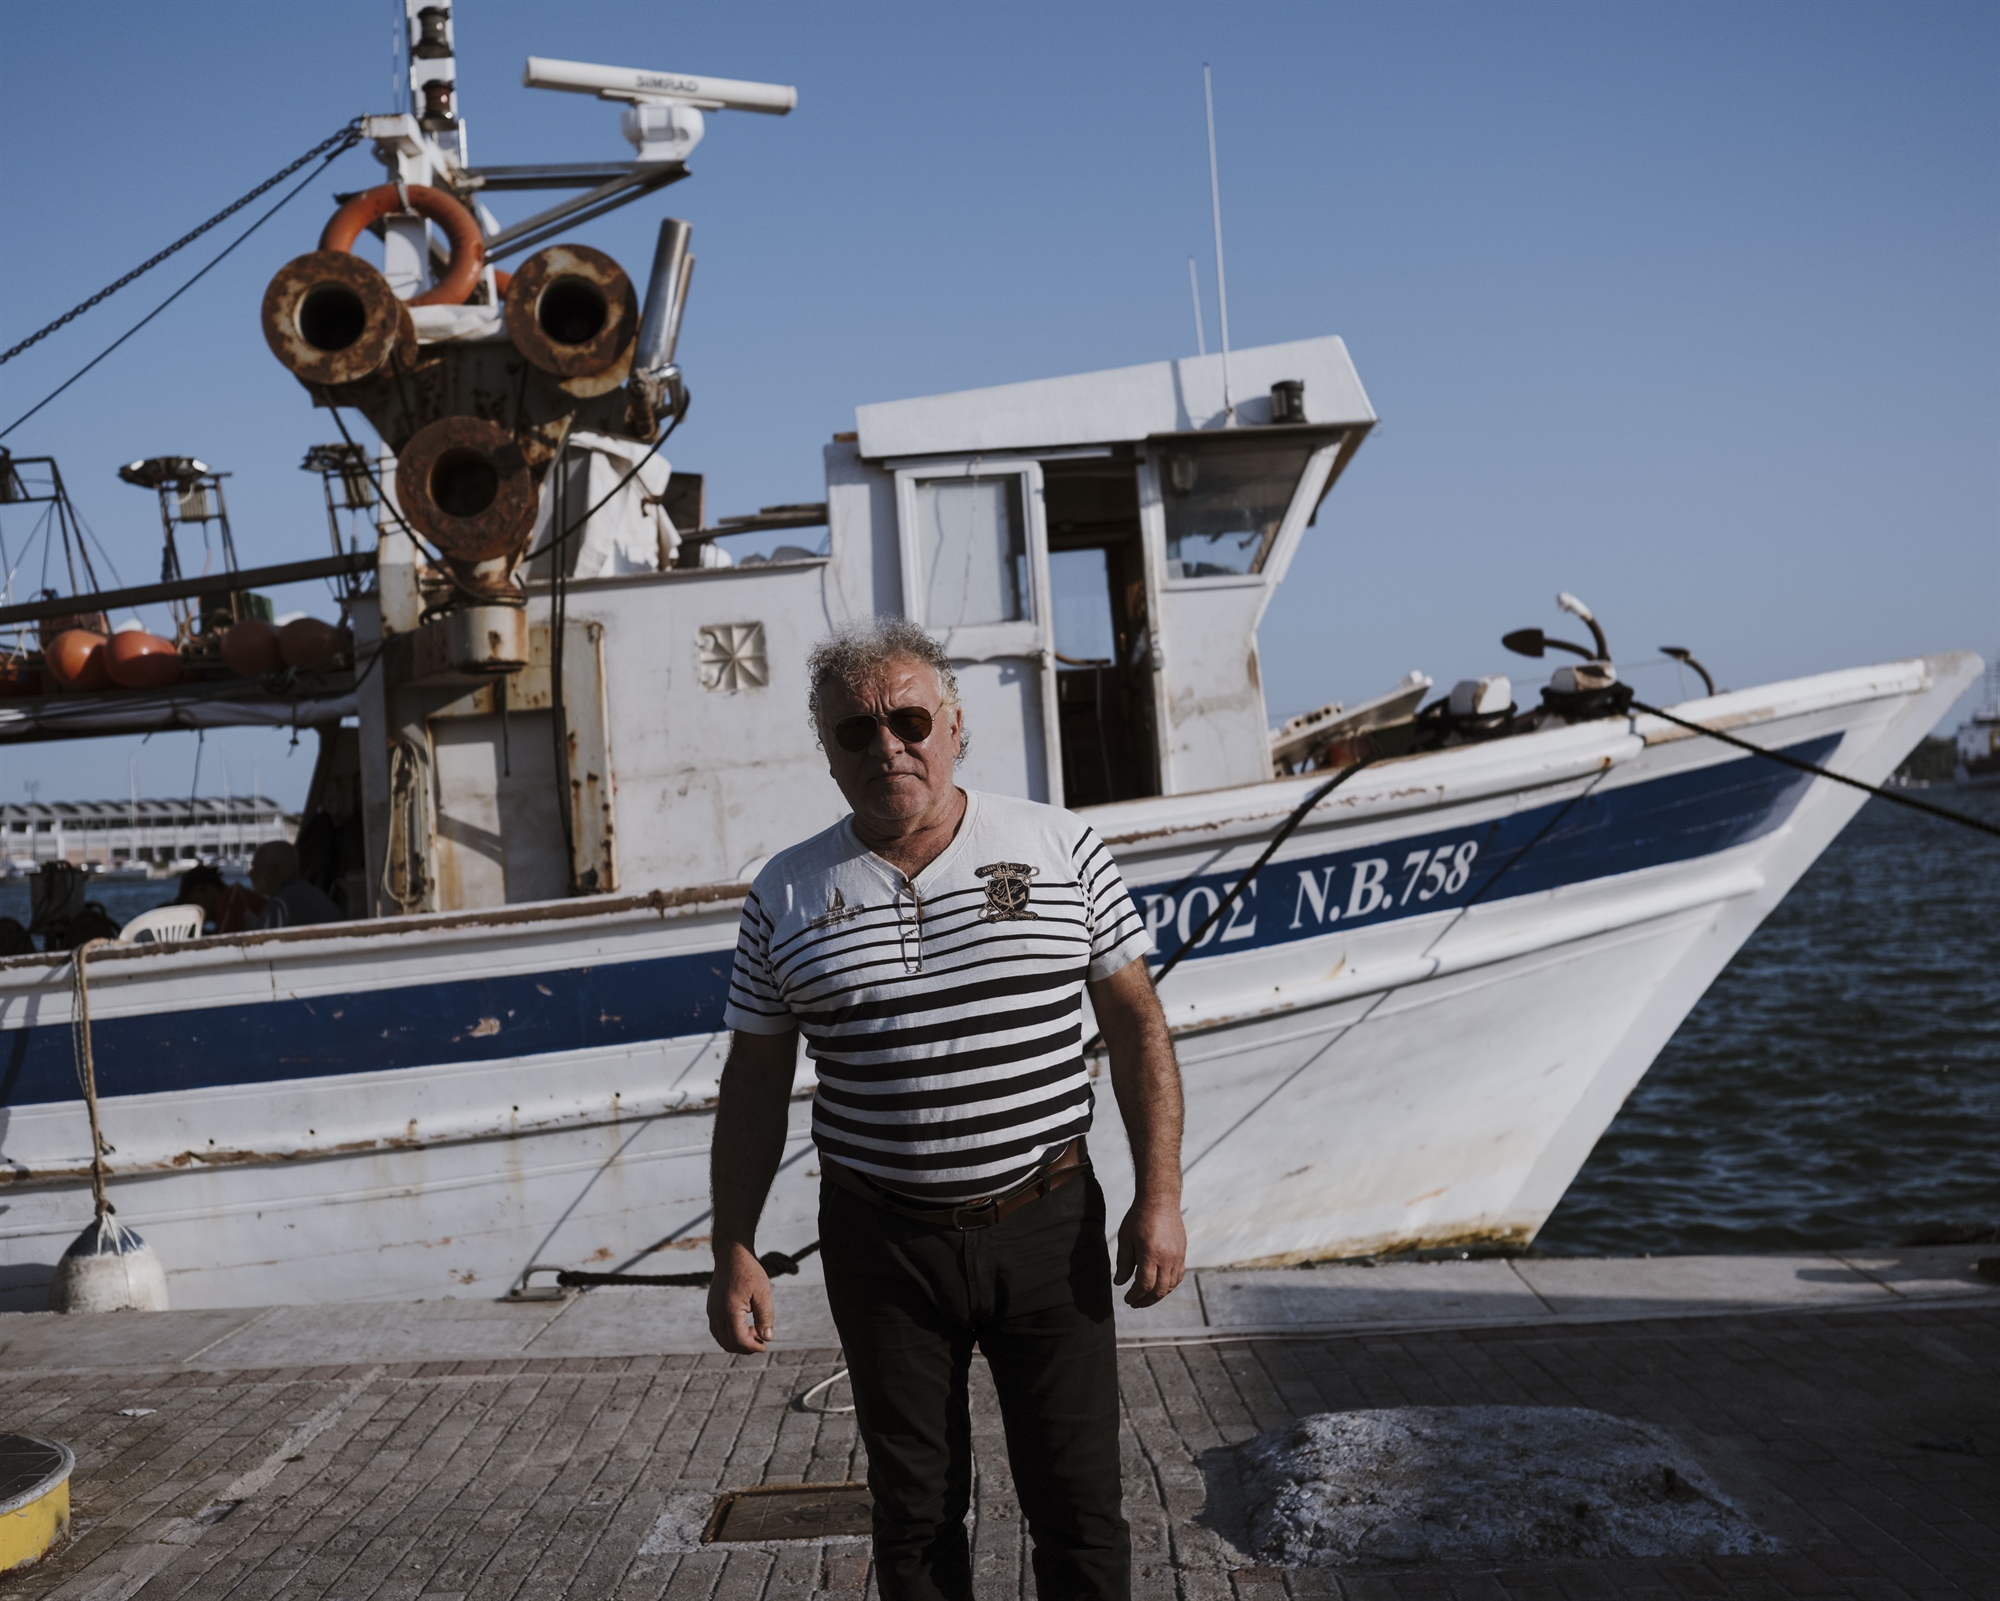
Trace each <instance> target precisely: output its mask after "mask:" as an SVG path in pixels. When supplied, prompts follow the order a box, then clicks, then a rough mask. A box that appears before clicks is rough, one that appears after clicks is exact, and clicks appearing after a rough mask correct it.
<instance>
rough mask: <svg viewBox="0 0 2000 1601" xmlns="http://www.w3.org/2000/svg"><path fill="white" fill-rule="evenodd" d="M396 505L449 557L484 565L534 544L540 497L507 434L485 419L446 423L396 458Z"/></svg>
mask: <svg viewBox="0 0 2000 1601" xmlns="http://www.w3.org/2000/svg"><path fill="white" fill-rule="evenodd" d="M396 499H397V500H398V501H399V502H400V503H401V505H402V508H403V515H404V516H406V517H408V518H409V519H410V521H411V522H412V523H414V524H415V525H416V527H417V530H418V532H420V533H423V534H426V535H428V536H429V537H430V539H431V540H432V541H433V542H434V543H435V544H436V545H437V547H438V549H439V550H441V551H443V552H444V554H445V555H446V556H448V557H450V558H451V559H452V560H453V561H457V562H481V561H493V560H495V559H497V558H499V557H502V556H512V555H514V554H515V553H516V552H518V551H519V550H520V549H521V548H522V546H523V545H525V544H526V543H527V540H528V536H529V535H530V534H532V533H533V532H534V528H535V512H536V508H537V505H538V503H539V491H538V488H537V486H536V483H535V476H534V474H533V473H532V472H531V471H530V470H529V467H528V462H527V458H526V456H524V455H523V454H522V451H521V447H520V445H519V443H518V442H516V440H515V439H514V436H513V435H512V434H510V433H508V432H507V430H506V429H504V428H502V427H501V426H500V425H499V424H498V423H494V422H488V421H487V420H486V419H485V418H484V417H445V418H442V419H440V420H439V421H437V422H434V423H430V424H428V425H426V426H425V427H423V428H420V429H418V430H417V432H416V435H415V437H413V438H412V439H411V440H410V442H409V443H408V444H407V445H405V446H404V447H403V448H402V450H401V451H400V452H398V453H397V458H396Z"/></svg>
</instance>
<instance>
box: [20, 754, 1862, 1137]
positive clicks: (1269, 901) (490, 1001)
mask: <svg viewBox="0 0 2000 1601" xmlns="http://www.w3.org/2000/svg"><path fill="white" fill-rule="evenodd" d="M1839 742H1840V736H1839V735H1837V734H1835V735H1828V736H1826V737H1824V738H1821V739H1815V740H1809V741H1806V742H1805V743H1803V744H1799V745H1794V746H1792V747H1790V748H1789V751H1788V754H1791V755H1795V756H1799V757H1802V758H1804V759H1805V760H1807V761H1814V762H1823V761H1824V760H1825V759H1826V758H1827V756H1829V755H1830V754H1831V753H1832V751H1833V749H1834V747H1835V746H1837V745H1838V744H1839ZM1811 782H1812V780H1811V779H1810V777H1808V776H1807V775H1805V774H1802V773H1798V772H1795V771H1793V770H1791V769H1789V768H1784V767H1780V766H1778V765H1777V764H1776V763H1771V762H1760V761H1757V760H1755V759H1754V758H1748V757H1746V758H1743V759H1741V760H1738V761H1730V762H1724V763H1721V764H1720V765H1717V766H1713V767H1706V768H1701V769H1699V770H1697V771H1694V772H1690V773H1678V774H1671V775H1668V776H1666V777H1662V778H1655V779H1651V780H1648V781H1647V782H1645V783H1642V784H1633V785H1628V786H1625V787H1623V788H1619V789H1615V790H1611V791H1609V792H1607V793H1605V794H1602V795H1591V796H1586V797H1584V798H1583V799H1581V800H1574V801H1564V802H1558V803H1555V804H1552V805H1548V806H1541V807H1536V808H1533V809H1531V810H1529V811H1524V812H1520V813H1517V814H1515V815H1514V816H1511V817H1506V818H1502V819H1499V820H1497V821H1495V822H1491V823H1483V824H1479V825H1477V826H1474V827H1471V828H1460V829H1451V830H1445V831H1442V832H1438V833H1434V834H1427V835H1412V836H1409V837H1407V838H1404V839H1399V840H1397V841H1396V842H1395V844H1394V845H1393V846H1390V847H1376V848H1375V849H1373V850H1350V851H1341V852H1335V853H1332V854H1329V855H1325V856H1318V857H1313V858H1308V859H1302V860H1293V861H1288V862H1284V863H1280V864H1276V865H1273V866H1271V867H1267V868H1266V869H1265V870H1264V871H1263V873H1261V874H1260V875H1259V876H1258V879H1257V881H1256V883H1255V884H1254V885H1253V886H1252V887H1251V888H1250V889H1249V890H1247V891H1246V892H1245V895H1244V897H1243V900H1242V902H1241V903H1240V904H1239V905H1238V906H1237V907H1235V908H1233V909H1232V912H1231V915H1230V916H1229V917H1228V918H1225V919H1223V920H1222V926H1220V927H1218V928H1215V929H1211V930H1210V932H1209V935H1208V937H1207V938H1206V939H1204V941H1203V942H1202V947H1201V949H1200V950H1199V951H1198V952H1197V953H1195V955H1196V956H1197V958H1199V957H1201V956H1210V955H1217V954H1223V953H1227V952H1231V951H1240V950H1255V949H1258V948H1261V947H1264V946H1269V945H1281V944H1289V943H1291V942H1292V941H1294V940H1300V939H1311V938H1314V937H1316V936H1319V935H1322V934H1325V933H1327V932H1328V931H1329V930H1331V929H1336V928H1346V927H1351V926H1366V927H1373V926H1375V925H1376V924H1378V923H1385V922H1390V921H1394V920H1397V919H1400V918H1404V917H1415V916H1419V915H1427V914H1429V913H1432V912H1437V911H1444V910H1450V909H1453V908H1457V907H1462V906H1466V905H1469V904H1471V903H1473V902H1475V901H1482V900H1502V899H1508V898H1511V897H1514V896H1520V895H1531V894H1536V893H1539V892H1542V891H1546V890H1550V889H1555V888H1558V887H1559V886H1562V885H1566V884H1576V883H1581V882H1584V881H1587V880H1590V879H1595V878H1604V877H1609V876H1611V875H1613V874H1618V873H1629V872H1635V871H1637V870H1638V869H1640V868H1646V867H1659V866H1664V865H1667V864H1670V863H1673V862H1681V861H1688V860H1691V859H1693V858H1695V857H1698V856H1706V855H1710V854H1712V853H1713V852H1716V851H1720V850H1726V849H1728V848H1729V847H1731V846H1733V845H1740V844H1742V843H1744V842H1745V841H1747V840H1751V839H1756V838H1758V837H1759V836H1761V835H1763V834H1767V833H1769V832H1770V831H1771V830H1773V829H1775V828H1777V827H1778V826H1779V825H1780V824H1782V823H1783V822H1784V820H1785V819H1786V818H1787V817H1788V816H1790V814H1791V811H1792V808H1793V807H1794V806H1796V805H1797V804H1798V800H1799V798H1800V796H1801V795H1803V794H1804V792H1805V789H1806V786H1807V785H1808V784H1810V783H1811ZM1461 868H1462V871H1461ZM1234 882H1235V875H1234V874H1232V873H1226V872H1225V873H1216V874H1208V875H1203V876H1200V877H1196V878H1192V879H1188V880H1184V881H1182V882H1181V883H1178V884H1173V885H1167V886H1161V887H1158V888H1154V887H1150V886H1145V885H1135V886H1134V894H1135V896H1136V897H1137V898H1138V900H1139V901H1140V903H1141V905H1142V906H1143V907H1145V909H1146V912H1147V918H1148V922H1149V923H1150V924H1151V926H1152V927H1153V928H1154V930H1155V938H1156V940H1157V942H1158V943H1159V945H1160V946H1161V947H1162V950H1163V952H1164V951H1170V950H1173V949H1174V948H1176V947H1177V946H1178V945H1179V943H1180V940H1181V938H1183V937H1184V936H1185V935H1186V934H1187V933H1188V932H1189V931H1191V930H1192V928H1193V927H1195V926H1196V925H1198V924H1199V923H1200V922H1201V920H1202V918H1203V917H1205V916H1206V915H1207V913H1208V912H1209V910H1211V909H1212V908H1213V907H1214V906H1215V905H1216V904H1217V903H1218V902H1219V900H1220V897H1221V895H1222V894H1223V893H1224V892H1225V891H1226V890H1227V889H1228V887H1229V886H1230V885H1231V884H1232V883H1234ZM732 956H733V949H724V950H717V951H705V952H699V953H695V954H692V955H685V956H666V957H654V958H649V959H646V960H641V961H634V962H619V963H612V964H608V965H605V966H601V967H582V968H559V969H555V970H552V971H548V972H544V973H540V974H530V975H525V976H517V977H500V978H477V979H461V980H453V981H450V982H444V983H437V984H424V985H415V986H409V987H405V988H400V989H384V990H373V991H359V992H353V993H349V994H345V995H338V996H328V997H323V998H321V999H317V1000H309V1001H306V1000H292V1001H267V1002H262V1003H259V1004H256V1005H249V1006H219V1007H203V1008H190V1009H188V1010H184V1011H162V1012H154V1013H149V1014H146V1015H144V1016H140V1017H128V1018H109V1019H104V1020H102V1021H100V1022H98V1023H97V1024H96V1026H95V1027H94V1028H93V1030H92V1034H91V1040H92V1053H93V1056H94V1058H95V1061H96V1066H97V1078H98V1085H99V1088H100V1090H101V1091H102V1092H103V1093H104V1094H105V1095H107V1096H116V1095H137V1094H157V1093H160V1092H163V1091H175V1090H196V1089H215V1088H224V1087H229V1086H234V1085H242V1084H269V1083H281V1082H284V1081H287V1080H299V1079H313V1078H322V1077H327V1076H330V1075H335V1074H343V1073H366V1072H383V1071H389V1070H393V1069H397V1068H407V1067H428V1066H433V1065H452V1064H459V1063H468V1062H482V1061H496V1060H504V1059H507V1058H513V1057H523V1056H538V1055H543V1054H547V1053H551V1052H558V1051H577V1050H590V1049H606V1048H617V1047H620V1046H629V1045H635V1044H642V1043H644V1042H646V1041H649V1040H661V1039H672V1038H676V1037H680V1036H686V1035H692V1034H705V1033H711V1032H714V1031H715V1030H718V1029H720V1028H721V1027H722V1026H723V1025H722V1008H723V1002H724V1000H725V998H726V996H727V993H728V987H729V967H730V962H731V958H732ZM488 1019H491V1020H492V1021H493V1022H496V1023H497V1024H498V1025H499V1026H498V1028H497V1029H495V1028H491V1027H487V1028H485V1030H484V1031H483V1032H480V1030H481V1028H482V1024H483V1023H484V1021H485V1020H488ZM75 1099H77V1087H76V1067H75V1059H74V1056H73V1054H72V1045H71V1040H70V1030H69V1028H68V1026H67V1025H66V1024H65V1025H58V1026H42V1027H37V1028H26V1029H22V1028H15V1029H8V1030H6V1031H4V1032H0V1107H10V1106H33V1105H38V1104H44V1103H47V1102H52V1101H73V1100H75Z"/></svg>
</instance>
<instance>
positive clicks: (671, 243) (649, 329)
mask: <svg viewBox="0 0 2000 1601" xmlns="http://www.w3.org/2000/svg"><path fill="white" fill-rule="evenodd" d="M693 235H694V229H693V228H692V227H691V226H690V225H689V224H687V223H685V222H683V221H681V219H680V218H678V217H668V218H666V219H665V220H664V221H663V222H661V224H660V242H659V244H658V246H657V247H655V249H654V251H653V275H652V277H651V278H650V279H649V280H648V281H647V284H646V309H645V310H644V311H643V312H642V313H641V314H640V317H639V349H638V352H637V353H636V354H635V355H634V357H633V358H632V371H633V373H634V374H635V375H636V377H637V378H638V380H639V381H640V382H641V383H642V384H644V385H645V386H646V387H647V388H648V389H649V390H650V391H651V392H652V394H653V396H654V398H655V404H656V405H657V402H658V397H659V396H661V395H662V394H663V393H664V392H665V391H667V390H669V389H673V388H677V387H678V383H677V380H678V378H679V376H680V375H679V373H678V372H676V371H675V370H674V349H675V347H676V346H677V345H678V344H679V343H680V337H681V314H682V313H683V312H684V311H685V310H686V309H687V292H688V280H689V278H690V277H692V276H693V273H694V257H693V256H691V255H689V254H688V240H689V239H690V238H692V237H693Z"/></svg>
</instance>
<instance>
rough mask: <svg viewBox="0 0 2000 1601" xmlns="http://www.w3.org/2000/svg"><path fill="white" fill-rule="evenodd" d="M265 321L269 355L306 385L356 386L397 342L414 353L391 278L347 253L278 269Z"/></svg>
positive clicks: (317, 255) (324, 253) (413, 337)
mask: <svg viewBox="0 0 2000 1601" xmlns="http://www.w3.org/2000/svg"><path fill="white" fill-rule="evenodd" d="M263 320H264V339H265V342H266V343H268V344H269V345H270V347H271V353H272V354H273V355H274V356H276V357H277V358H278V360H280V361H282V362H283V363H284V364H285V365H286V366H287V367H289V368H291V370H292V371H293V373H295V374H296V375H297V376H298V378H299V380H300V382H302V383H308V384H351V383H357V382H359V381H360V380H361V379H363V378H366V377H368V376H369V375H370V374H371V373H374V372H378V371H380V370H381V368H382V366H383V364H384V363H385V362H387V361H388V359H389V353H390V352H391V351H392V350H394V349H395V348H396V346H397V345H398V344H399V343H400V344H402V345H403V346H404V348H405V349H406V350H408V351H410V352H411V353H414V352H415V350H416V344H417V331H416V327H415V325H414V324H413V323H412V322H411V321H410V314H409V312H408V311H407V310H405V309H404V307H403V303H402V302H401V301H400V300H398V299H397V298H396V292H395V290H393V289H391V288H390V287H389V280H388V279H386V278H384V277H383V276H382V275H381V273H379V272H377V271H376V270H375V269H374V268H373V267H371V266H369V265H368V263H367V262H365V261H360V260H357V259H356V258H355V257H353V256H350V255H348V254H347V253H346V252H345V251H342V250H315V251H314V252H313V253H312V254H311V255H309V256H300V257H299V258H298V259H297V260H295V261H288V262H286V263H285V265H284V266H282V267H280V268H279V269H278V275H277V276H276V277H275V278H273V279H272V280H271V286H270V288H268V289H266V290H265V291H264V314H263Z"/></svg>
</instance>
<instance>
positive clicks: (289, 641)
mask: <svg viewBox="0 0 2000 1601" xmlns="http://www.w3.org/2000/svg"><path fill="white" fill-rule="evenodd" d="M353 648H354V637H353V636H352V635H351V634H349V633H348V631H347V630H346V629H344V628H336V627H334V625H333V624H332V623H323V622H321V621H320V620H319V619H318V618H317V617H295V618H293V619H292V620H291V621H290V622H288V623H287V624H285V626H284V627H283V628H281V629H279V630H278V653H279V655H281V656H283V657H284V659H285V665H286V666H287V667H304V668H308V669H311V668H323V667H338V666H340V665H341V664H342V663H343V662H344V661H345V660H346V659H347V656H348V653H349V652H350V651H351V650H352V649H353Z"/></svg>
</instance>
